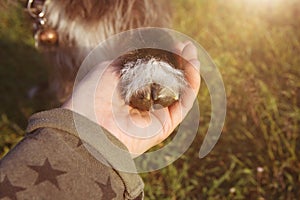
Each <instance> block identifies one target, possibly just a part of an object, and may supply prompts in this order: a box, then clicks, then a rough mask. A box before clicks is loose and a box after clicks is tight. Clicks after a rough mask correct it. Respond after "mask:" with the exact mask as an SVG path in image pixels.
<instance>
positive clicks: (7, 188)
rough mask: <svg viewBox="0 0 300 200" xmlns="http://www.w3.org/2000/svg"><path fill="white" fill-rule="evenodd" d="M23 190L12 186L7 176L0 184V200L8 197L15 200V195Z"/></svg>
mask: <svg viewBox="0 0 300 200" xmlns="http://www.w3.org/2000/svg"><path fill="white" fill-rule="evenodd" d="M23 190H25V188H23V187H18V186H14V185H13V184H11V182H10V180H9V179H8V177H7V176H5V177H4V179H3V181H2V182H1V183H0V199H2V198H4V197H8V198H10V199H12V200H17V197H16V193H17V192H21V191H23Z"/></svg>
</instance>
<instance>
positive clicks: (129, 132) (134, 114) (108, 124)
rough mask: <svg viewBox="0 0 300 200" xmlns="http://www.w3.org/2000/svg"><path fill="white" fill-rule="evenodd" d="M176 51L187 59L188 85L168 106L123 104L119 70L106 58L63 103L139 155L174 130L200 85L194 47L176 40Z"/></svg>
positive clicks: (185, 66)
mask: <svg viewBox="0 0 300 200" xmlns="http://www.w3.org/2000/svg"><path fill="white" fill-rule="evenodd" d="M176 52H177V53H178V54H179V55H181V56H182V57H183V58H184V59H185V60H186V61H188V62H185V64H184V66H183V70H184V73H185V76H186V79H187V82H188V84H189V87H187V88H186V89H185V91H184V92H183V94H182V96H181V98H180V100H179V101H177V102H175V103H174V104H172V105H171V106H169V107H166V108H161V109H159V110H153V111H140V110H137V109H135V108H132V107H130V106H129V105H126V104H125V101H124V100H123V98H122V97H121V96H120V92H119V91H118V90H119V87H118V82H119V74H118V72H117V71H116V70H115V69H114V68H113V67H112V66H111V65H110V63H109V62H105V63H101V64H99V65H98V66H96V67H95V68H94V69H93V70H92V71H91V72H89V73H88V75H87V76H86V77H85V78H84V79H83V80H82V81H80V83H79V84H78V85H77V86H76V87H75V88H74V91H73V94H72V98H71V99H70V100H69V101H67V102H66V103H65V104H64V106H63V107H64V108H67V109H70V110H73V111H75V112H78V113H80V114H82V115H84V116H86V117H87V118H89V119H91V120H92V121H95V122H96V123H98V124H99V125H100V126H102V127H103V128H105V129H107V130H108V131H109V132H110V133H111V134H112V135H114V136H115V137H116V138H118V139H119V140H120V141H121V142H122V143H123V144H124V145H125V146H126V147H127V149H128V150H129V152H130V153H131V154H132V156H133V157H135V156H138V155H140V154H142V153H144V152H145V151H147V150H148V149H150V148H151V147H153V146H155V145H157V144H159V143H161V142H162V141H164V140H165V139H166V138H167V137H168V136H169V135H170V134H171V133H172V132H173V130H174V129H175V128H176V127H177V126H178V124H179V123H180V122H181V121H182V120H183V119H184V117H185V116H186V115H187V113H188V111H189V110H190V109H191V108H192V106H193V102H194V100H195V98H196V96H197V93H198V90H199V87H200V75H199V71H200V70H199V66H200V63H199V61H198V59H197V49H196V47H195V46H194V45H193V44H192V43H191V42H185V43H178V44H177V46H176ZM74 102H77V103H75V104H74Z"/></svg>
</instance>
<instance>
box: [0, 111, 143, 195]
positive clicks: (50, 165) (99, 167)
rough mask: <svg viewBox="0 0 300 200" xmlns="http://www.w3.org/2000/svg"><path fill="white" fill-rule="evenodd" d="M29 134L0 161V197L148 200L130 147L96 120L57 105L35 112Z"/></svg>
mask: <svg viewBox="0 0 300 200" xmlns="http://www.w3.org/2000/svg"><path fill="white" fill-rule="evenodd" d="M27 132H28V134H27V135H26V136H25V137H24V139H23V140H22V141H21V142H19V144H17V145H16V146H15V148H13V149H12V150H11V151H10V152H9V153H8V154H7V155H6V156H5V157H3V158H2V160H0V199H12V200H15V199H28V200H34V199H36V200H43V199H45V200H46V199H55V200H63V199H72V200H76V199H78V200H81V199H104V200H111V199H114V200H116V199H143V188H144V184H143V181H142V180H141V178H140V176H139V175H138V174H137V173H133V172H134V171H135V165H134V162H133V160H132V158H131V156H130V154H129V153H128V151H127V149H126V147H125V146H124V145H123V144H122V143H121V142H120V141H119V140H117V139H116V138H115V137H114V136H112V135H111V134H110V133H108V132H107V131H105V130H104V129H102V128H101V127H100V126H99V125H97V124H96V123H94V122H92V121H90V120H88V119H87V118H85V117H83V116H81V115H79V114H76V113H74V112H71V111H69V110H66V109H54V110H50V111H44V112H41V113H37V114H35V115H33V116H32V117H31V118H30V119H29V125H28V128H27ZM115 149H117V150H118V151H117V150H115Z"/></svg>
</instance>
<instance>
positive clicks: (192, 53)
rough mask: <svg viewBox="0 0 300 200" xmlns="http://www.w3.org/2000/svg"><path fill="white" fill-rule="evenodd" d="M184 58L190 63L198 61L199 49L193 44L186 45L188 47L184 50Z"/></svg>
mask: <svg viewBox="0 0 300 200" xmlns="http://www.w3.org/2000/svg"><path fill="white" fill-rule="evenodd" d="M182 57H183V58H184V59H185V60H188V61H189V60H195V59H198V51H197V48H196V47H195V45H194V44H193V43H192V42H188V43H186V45H185V46H184V48H183V49H182Z"/></svg>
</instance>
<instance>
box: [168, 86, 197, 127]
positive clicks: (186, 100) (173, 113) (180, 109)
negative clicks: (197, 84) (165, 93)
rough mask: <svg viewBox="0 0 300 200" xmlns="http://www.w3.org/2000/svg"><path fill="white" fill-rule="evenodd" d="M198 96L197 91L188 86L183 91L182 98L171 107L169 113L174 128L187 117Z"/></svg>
mask: <svg viewBox="0 0 300 200" xmlns="http://www.w3.org/2000/svg"><path fill="white" fill-rule="evenodd" d="M196 97H197V92H195V90H194V89H192V88H190V87H188V88H186V89H185V91H184V92H183V94H182V96H181V98H180V100H179V101H178V102H176V103H175V104H173V105H171V106H170V107H169V115H170V118H171V121H172V123H173V126H174V128H175V127H176V126H177V125H178V124H179V123H180V122H181V121H182V120H183V119H184V118H185V116H186V115H187V113H188V112H189V111H190V109H191V108H192V107H193V104H194V101H195V99H196Z"/></svg>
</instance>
